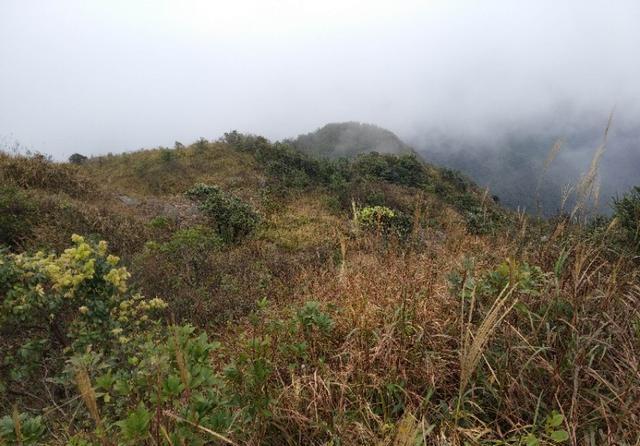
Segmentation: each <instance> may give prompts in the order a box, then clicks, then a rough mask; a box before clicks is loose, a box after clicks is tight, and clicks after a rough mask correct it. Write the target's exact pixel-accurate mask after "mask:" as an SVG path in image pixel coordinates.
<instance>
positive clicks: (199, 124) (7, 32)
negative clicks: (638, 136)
mask: <svg viewBox="0 0 640 446" xmlns="http://www.w3.org/2000/svg"><path fill="white" fill-rule="evenodd" d="M639 55H640V1H638V0H628V1H627V0H608V1H589V0H576V1H573V0H548V1H546V0H530V1H526V0H519V1H514V0H504V1H456V0H447V1H427V0H423V1H400V0H394V1H387V2H380V1H373V0H363V1H349V0H318V1H313V2H311V1H301V0H287V1H285V0H256V1H243V0H234V1H229V0H225V1H195V0H191V1H185V0H180V1H160V0H155V1H135V0H126V1H115V0H109V1H85V0H79V1H64V0H58V1H30V0H0V141H2V140H3V138H4V141H7V140H18V141H20V142H21V143H22V144H23V145H26V146H27V147H29V148H31V149H34V150H39V151H42V152H45V153H49V154H53V155H54V156H55V157H56V158H58V159H63V158H66V157H67V156H68V155H70V154H71V153H73V152H81V153H84V154H98V153H105V152H109V151H111V152H120V151H124V150H133V149H138V148H141V147H152V146H157V145H172V144H173V142H174V141H175V140H179V141H182V142H184V143H188V142H192V141H193V140H195V139H197V138H198V137H200V136H204V137H207V138H216V137H218V136H220V135H221V134H222V133H223V132H225V131H228V130H231V129H238V130H241V131H246V132H252V133H258V134H263V135H265V136H267V137H270V138H272V139H279V138H283V137H287V136H295V135H297V134H299V133H303V132H308V131H311V130H313V129H315V128H317V127H319V126H321V125H323V124H325V123H327V122H336V121H344V120H357V121H364V122H372V123H375V124H378V125H381V126H383V127H387V128H389V129H391V130H393V131H395V132H397V133H398V134H399V135H400V136H403V137H407V138H410V137H412V136H414V135H415V134H416V133H420V132H424V131H427V130H426V129H430V128H434V127H437V128H440V129H444V131H445V132H450V133H473V132H482V131H492V129H494V128H495V127H496V126H500V125H504V124H505V123H508V124H510V125H513V124H514V123H515V124H517V125H520V124H522V125H525V124H526V122H527V120H529V119H532V118H533V117H539V116H540V115H553V113H556V112H557V111H558V110H561V109H562V110H565V109H566V108H567V107H569V108H571V109H573V110H578V111H594V110H595V111H599V112H601V113H602V115H603V116H604V117H605V119H606V114H607V113H608V112H609V110H610V109H611V108H612V107H613V106H614V105H616V106H617V114H618V115H620V116H622V118H621V119H625V120H627V121H634V120H636V121H637V120H638V118H639V116H640V114H639V110H640V107H638V105H639V104H640V57H639Z"/></svg>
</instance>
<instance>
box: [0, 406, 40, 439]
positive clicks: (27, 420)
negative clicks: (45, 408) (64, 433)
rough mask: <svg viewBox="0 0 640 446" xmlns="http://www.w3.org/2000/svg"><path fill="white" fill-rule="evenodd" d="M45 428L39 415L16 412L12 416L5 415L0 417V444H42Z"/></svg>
mask: <svg viewBox="0 0 640 446" xmlns="http://www.w3.org/2000/svg"><path fill="white" fill-rule="evenodd" d="M16 424H18V427H17V428H16ZM45 429H46V426H45V424H44V421H43V419H42V417H41V416H35V417H34V416H31V415H29V414H27V413H21V414H18V413H17V412H16V413H14V415H13V416H9V415H6V416H4V417H2V418H0V444H19V445H23V446H31V445H33V446H36V445H39V444H42V439H43V438H44V434H45Z"/></svg>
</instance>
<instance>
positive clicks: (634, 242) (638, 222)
mask: <svg viewBox="0 0 640 446" xmlns="http://www.w3.org/2000/svg"><path fill="white" fill-rule="evenodd" d="M613 209H614V218H615V219H616V220H617V222H618V224H619V226H620V229H621V230H622V232H623V234H624V238H625V239H626V241H627V243H629V244H630V245H631V246H632V247H633V248H634V249H636V250H640V186H636V187H634V188H633V189H632V190H631V191H630V192H628V193H627V194H625V195H624V196H622V197H621V198H617V199H615V200H614V202H613Z"/></svg>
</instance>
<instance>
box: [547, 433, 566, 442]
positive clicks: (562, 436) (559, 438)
mask: <svg viewBox="0 0 640 446" xmlns="http://www.w3.org/2000/svg"><path fill="white" fill-rule="evenodd" d="M549 437H550V438H551V440H553V441H555V442H556V443H562V442H563V441H567V440H568V439H569V433H568V432H567V431H565V430H559V431H553V432H551V434H550V435H549Z"/></svg>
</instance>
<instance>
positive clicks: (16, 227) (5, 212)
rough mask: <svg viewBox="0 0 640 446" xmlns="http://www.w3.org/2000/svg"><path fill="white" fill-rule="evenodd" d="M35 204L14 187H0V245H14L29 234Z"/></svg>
mask: <svg viewBox="0 0 640 446" xmlns="http://www.w3.org/2000/svg"><path fill="white" fill-rule="evenodd" d="M35 212H36V206H35V204H34V203H33V202H32V201H31V200H30V198H29V197H28V196H27V194H26V193H24V192H22V191H21V190H19V189H16V188H15V187H0V245H1V244H3V243H4V244H7V245H16V244H18V243H19V242H20V241H21V240H23V239H25V238H26V237H28V236H29V234H30V230H31V226H32V224H33V219H34V217H35Z"/></svg>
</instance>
